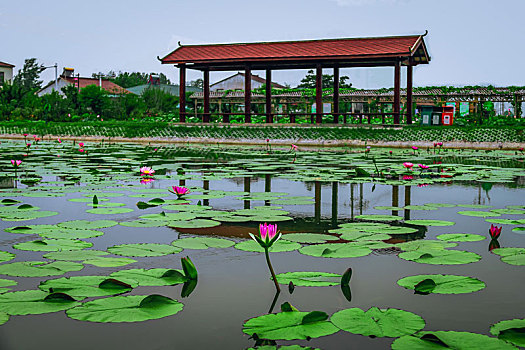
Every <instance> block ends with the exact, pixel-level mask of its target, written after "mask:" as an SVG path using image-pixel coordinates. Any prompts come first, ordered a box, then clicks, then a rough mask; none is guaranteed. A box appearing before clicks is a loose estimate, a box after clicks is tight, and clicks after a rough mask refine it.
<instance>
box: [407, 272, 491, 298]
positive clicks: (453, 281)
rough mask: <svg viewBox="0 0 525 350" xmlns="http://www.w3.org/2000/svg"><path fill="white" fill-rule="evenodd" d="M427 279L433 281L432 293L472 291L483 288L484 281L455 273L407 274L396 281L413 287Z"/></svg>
mask: <svg viewBox="0 0 525 350" xmlns="http://www.w3.org/2000/svg"><path fill="white" fill-rule="evenodd" d="M427 279H431V280H432V281H434V283H435V287H434V288H433V289H432V291H431V292H432V293H434V294H463V293H473V292H477V291H479V290H482V289H483V288H485V283H483V282H482V281H480V280H478V279H476V278H473V277H468V276H456V275H417V276H408V277H405V278H402V279H400V280H399V281H397V284H399V285H400V286H401V287H404V288H407V289H415V287H416V286H417V285H418V284H419V283H421V282H422V281H424V280H427Z"/></svg>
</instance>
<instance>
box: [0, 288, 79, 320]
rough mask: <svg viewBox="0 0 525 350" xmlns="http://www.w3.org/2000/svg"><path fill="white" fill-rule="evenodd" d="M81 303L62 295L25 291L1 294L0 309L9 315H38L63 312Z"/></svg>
mask: <svg viewBox="0 0 525 350" xmlns="http://www.w3.org/2000/svg"><path fill="white" fill-rule="evenodd" d="M77 305H80V303H79V302H77V301H76V300H74V299H73V298H71V297H70V296H69V297H68V296H67V295H62V294H61V293H52V294H50V293H47V292H43V291H41V290H23V291H18V292H9V293H4V294H0V309H1V310H2V311H4V312H5V313H7V314H9V315H38V314H45V313H50V312H57V311H63V310H66V309H69V308H72V307H74V306H77Z"/></svg>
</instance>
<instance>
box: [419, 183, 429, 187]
mask: <svg viewBox="0 0 525 350" xmlns="http://www.w3.org/2000/svg"><path fill="white" fill-rule="evenodd" d="M427 186H428V184H419V185H417V187H427Z"/></svg>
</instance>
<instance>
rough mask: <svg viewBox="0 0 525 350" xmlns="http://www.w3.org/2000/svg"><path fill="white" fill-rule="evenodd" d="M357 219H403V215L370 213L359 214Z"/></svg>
mask: <svg viewBox="0 0 525 350" xmlns="http://www.w3.org/2000/svg"><path fill="white" fill-rule="evenodd" d="M355 218H356V219H361V220H367V221H386V222H390V221H399V220H403V218H402V217H401V216H395V215H380V214H369V215H357V216H356V217H355Z"/></svg>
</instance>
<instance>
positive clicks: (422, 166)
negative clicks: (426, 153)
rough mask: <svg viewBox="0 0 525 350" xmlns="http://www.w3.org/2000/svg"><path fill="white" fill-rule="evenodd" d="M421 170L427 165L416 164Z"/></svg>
mask: <svg viewBox="0 0 525 350" xmlns="http://www.w3.org/2000/svg"><path fill="white" fill-rule="evenodd" d="M417 166H418V167H419V168H420V169H421V170H425V169H428V165H423V164H418V165H417Z"/></svg>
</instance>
